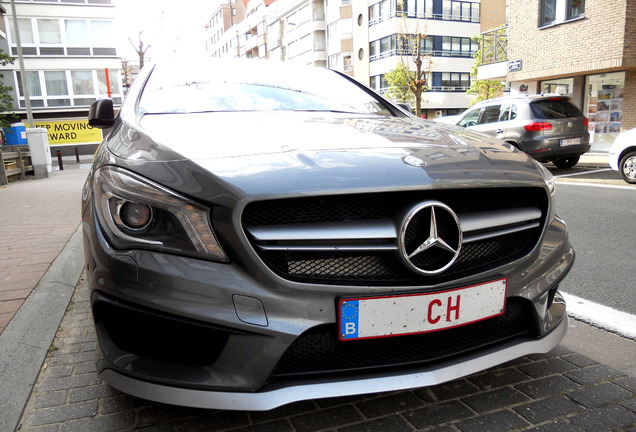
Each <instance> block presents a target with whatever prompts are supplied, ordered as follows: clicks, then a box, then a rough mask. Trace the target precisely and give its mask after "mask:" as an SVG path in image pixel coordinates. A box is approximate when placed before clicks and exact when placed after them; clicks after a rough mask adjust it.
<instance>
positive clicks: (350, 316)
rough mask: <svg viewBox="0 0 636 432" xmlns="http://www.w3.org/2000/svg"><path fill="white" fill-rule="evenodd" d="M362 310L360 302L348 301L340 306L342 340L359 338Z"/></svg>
mask: <svg viewBox="0 0 636 432" xmlns="http://www.w3.org/2000/svg"><path fill="white" fill-rule="evenodd" d="M359 317H360V310H359V305H358V300H347V301H344V302H342V303H341V304H340V339H356V338H357V337H358V319H359Z"/></svg>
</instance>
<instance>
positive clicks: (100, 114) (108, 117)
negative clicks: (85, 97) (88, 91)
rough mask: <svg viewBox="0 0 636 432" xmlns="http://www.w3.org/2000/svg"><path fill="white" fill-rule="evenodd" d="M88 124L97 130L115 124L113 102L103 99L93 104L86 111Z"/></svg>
mask: <svg viewBox="0 0 636 432" xmlns="http://www.w3.org/2000/svg"><path fill="white" fill-rule="evenodd" d="M88 124H89V125H90V126H93V127H96V128H98V129H104V128H109V127H112V126H113V124H115V109H114V108H113V100H112V99H109V98H105V99H99V100H96V101H95V102H93V103H92V105H91V108H90V110H89V111H88Z"/></svg>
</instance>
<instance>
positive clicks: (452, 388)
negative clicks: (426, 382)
mask: <svg viewBox="0 0 636 432" xmlns="http://www.w3.org/2000/svg"><path fill="white" fill-rule="evenodd" d="M479 391H480V390H479V388H478V387H477V386H476V385H475V384H473V383H472V382H470V381H469V380H456V381H450V382H447V383H444V384H440V385H436V386H433V387H424V388H421V389H417V390H415V393H416V394H417V395H419V396H420V397H421V398H422V399H424V400H425V401H427V402H431V403H433V402H441V401H446V400H450V399H457V398H459V397H462V396H469V395H471V394H476V393H479Z"/></svg>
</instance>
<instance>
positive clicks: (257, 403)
mask: <svg viewBox="0 0 636 432" xmlns="http://www.w3.org/2000/svg"><path fill="white" fill-rule="evenodd" d="M561 302H562V299H561V298H560V296H559V299H557V302H556V303H559V304H560V303H561ZM567 328H568V320H567V316H564V317H563V319H562V320H561V322H560V323H559V325H558V326H557V327H556V328H555V329H554V330H553V331H552V332H551V333H550V334H548V335H547V336H545V337H544V338H542V339H537V340H534V341H526V342H523V343H520V344H518V343H514V342H511V343H509V344H508V345H507V346H504V347H498V348H496V349H491V350H487V351H481V352H479V353H478V354H475V355H472V356H466V357H465V358H459V359H455V360H454V361H450V362H447V363H446V364H444V366H442V367H438V366H432V367H427V368H422V369H420V370H417V371H412V372H404V373H400V374H388V375H377V376H372V377H367V378H360V379H353V380H346V383H343V382H342V381H341V380H336V381H326V382H313V383H311V382H307V383H303V382H298V383H296V384H295V385H293V386H289V387H283V388H273V389H269V390H265V391H260V392H256V393H249V392H232V391H210V390H196V389H188V388H179V387H171V386H166V385H160V384H155V383H151V382H147V381H142V380H137V379H135V378H131V377H130V376H127V375H124V374H122V373H119V372H117V371H115V370H113V369H105V370H103V371H102V372H101V376H102V378H103V379H104V380H105V381H106V382H107V383H108V384H109V385H111V386H112V387H114V388H116V389H118V390H120V391H123V392H125V393H128V394H130V395H133V396H137V397H140V398H142V399H148V400H151V401H155V402H161V403H167V404H176V405H183V406H189V407H195V408H206V409H222V410H248V411H267V410H271V409H273V408H276V407H279V406H281V405H285V404H288V403H291V402H296V401H301V400H309V399H320V398H327V397H340V396H352V395H359V394H369V393H376V392H387V391H396V390H407V389H412V388H418V387H427V386H433V385H437V384H441V383H444V382H447V381H452V380H455V379H458V378H462V377H464V376H468V375H470V374H473V373H476V372H480V371H482V370H485V369H488V368H491V367H494V366H497V365H500V364H502V363H505V362H507V361H510V360H514V359H516V358H519V357H522V356H524V355H527V354H534V353H546V352H548V351H550V350H551V349H552V348H554V347H555V346H556V345H558V344H559V342H560V341H561V340H562V339H563V338H564V337H565V334H566V332H567Z"/></svg>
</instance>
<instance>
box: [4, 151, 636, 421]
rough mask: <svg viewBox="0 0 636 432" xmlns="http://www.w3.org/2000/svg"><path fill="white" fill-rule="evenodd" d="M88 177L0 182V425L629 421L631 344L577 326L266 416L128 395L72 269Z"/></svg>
mask: <svg viewBox="0 0 636 432" xmlns="http://www.w3.org/2000/svg"><path fill="white" fill-rule="evenodd" d="M582 162H583V161H582ZM600 162H602V161H600ZM590 163H596V162H594V161H591V162H590ZM86 175H87V170H86V169H82V166H81V165H74V164H70V163H69V164H66V162H65V170H64V171H62V172H59V171H56V172H54V173H53V175H52V177H51V178H49V179H43V180H26V181H20V182H14V183H11V184H9V185H8V186H6V187H3V188H0V209H2V210H0V234H1V235H0V257H1V259H0V272H1V273H0V308H1V309H0V311H2V312H1V315H0V316H1V317H2V319H3V320H4V321H3V322H4V324H3V325H2V330H1V333H0V382H2V385H0V430H1V431H12V430H16V429H18V428H19V430H20V432H23V431H33V432H36V431H40V432H45V431H46V432H48V431H55V432H61V431H74V430H77V431H87V430H100V431H109V430H134V429H141V428H147V429H146V430H153V431H154V430H162V431H163V430H166V431H177V430H184V431H190V430H210V431H211V430H214V431H236V432H239V431H240V432H256V431H272V432H279V431H330V432H335V431H338V432H362V431H395V432H398V431H409V432H412V431H415V430H426V431H429V430H436V431H442V432H447V431H487V430H496V431H503V430H524V431H525V430H528V431H529V430H532V431H537V432H549V431H555V432H557V431H558V432H567V431H578V432H580V431H594V432H596V431H601V430H635V429H634V428H636V341H633V340H629V339H625V338H622V337H619V336H616V335H613V334H611V333H607V332H605V331H602V330H598V329H595V328H593V327H591V326H588V325H586V324H584V323H581V322H578V321H575V320H571V321H570V332H569V334H568V336H567V337H566V339H565V340H564V341H563V343H562V344H561V345H560V346H559V347H557V348H556V349H555V350H553V351H552V352H551V353H549V354H545V355H533V356H527V357H523V358H521V359H519V360H516V361H513V362H510V363H508V364H505V365H502V366H500V367H498V368H495V369H493V370H488V371H484V372H482V373H479V374H476V375H473V376H471V377H467V378H465V379H460V380H457V381H454V382H451V383H447V384H443V385H440V386H435V387H431V388H422V389H416V390H412V391H402V392H393V393H388V394H373V395H367V396H356V397H348V398H336V399H327V400H315V401H304V402H298V403H294V404H290V405H287V406H284V407H281V408H279V409H276V410H273V411H271V412H265V413H256V412H251V413H250V412H222V411H212V410H197V409H189V408H180V407H174V406H168V405H161V404H156V403H152V402H148V401H143V400H140V399H136V398H133V397H129V396H126V395H124V394H122V393H120V392H118V391H116V390H113V389H111V388H110V387H108V386H107V385H105V384H104V383H103V382H102V381H101V380H100V379H99V377H98V375H97V374H96V372H95V360H96V358H97V342H96V339H95V333H94V329H93V324H92V317H91V313H90V307H89V302H88V295H87V288H86V283H85V281H84V280H83V278H81V277H80V276H81V272H82V268H83V256H82V247H81V230H80V228H78V227H79V224H80V209H79V205H80V195H81V188H82V185H83V182H84V179H85V177H86ZM60 323H61V325H60Z"/></svg>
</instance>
